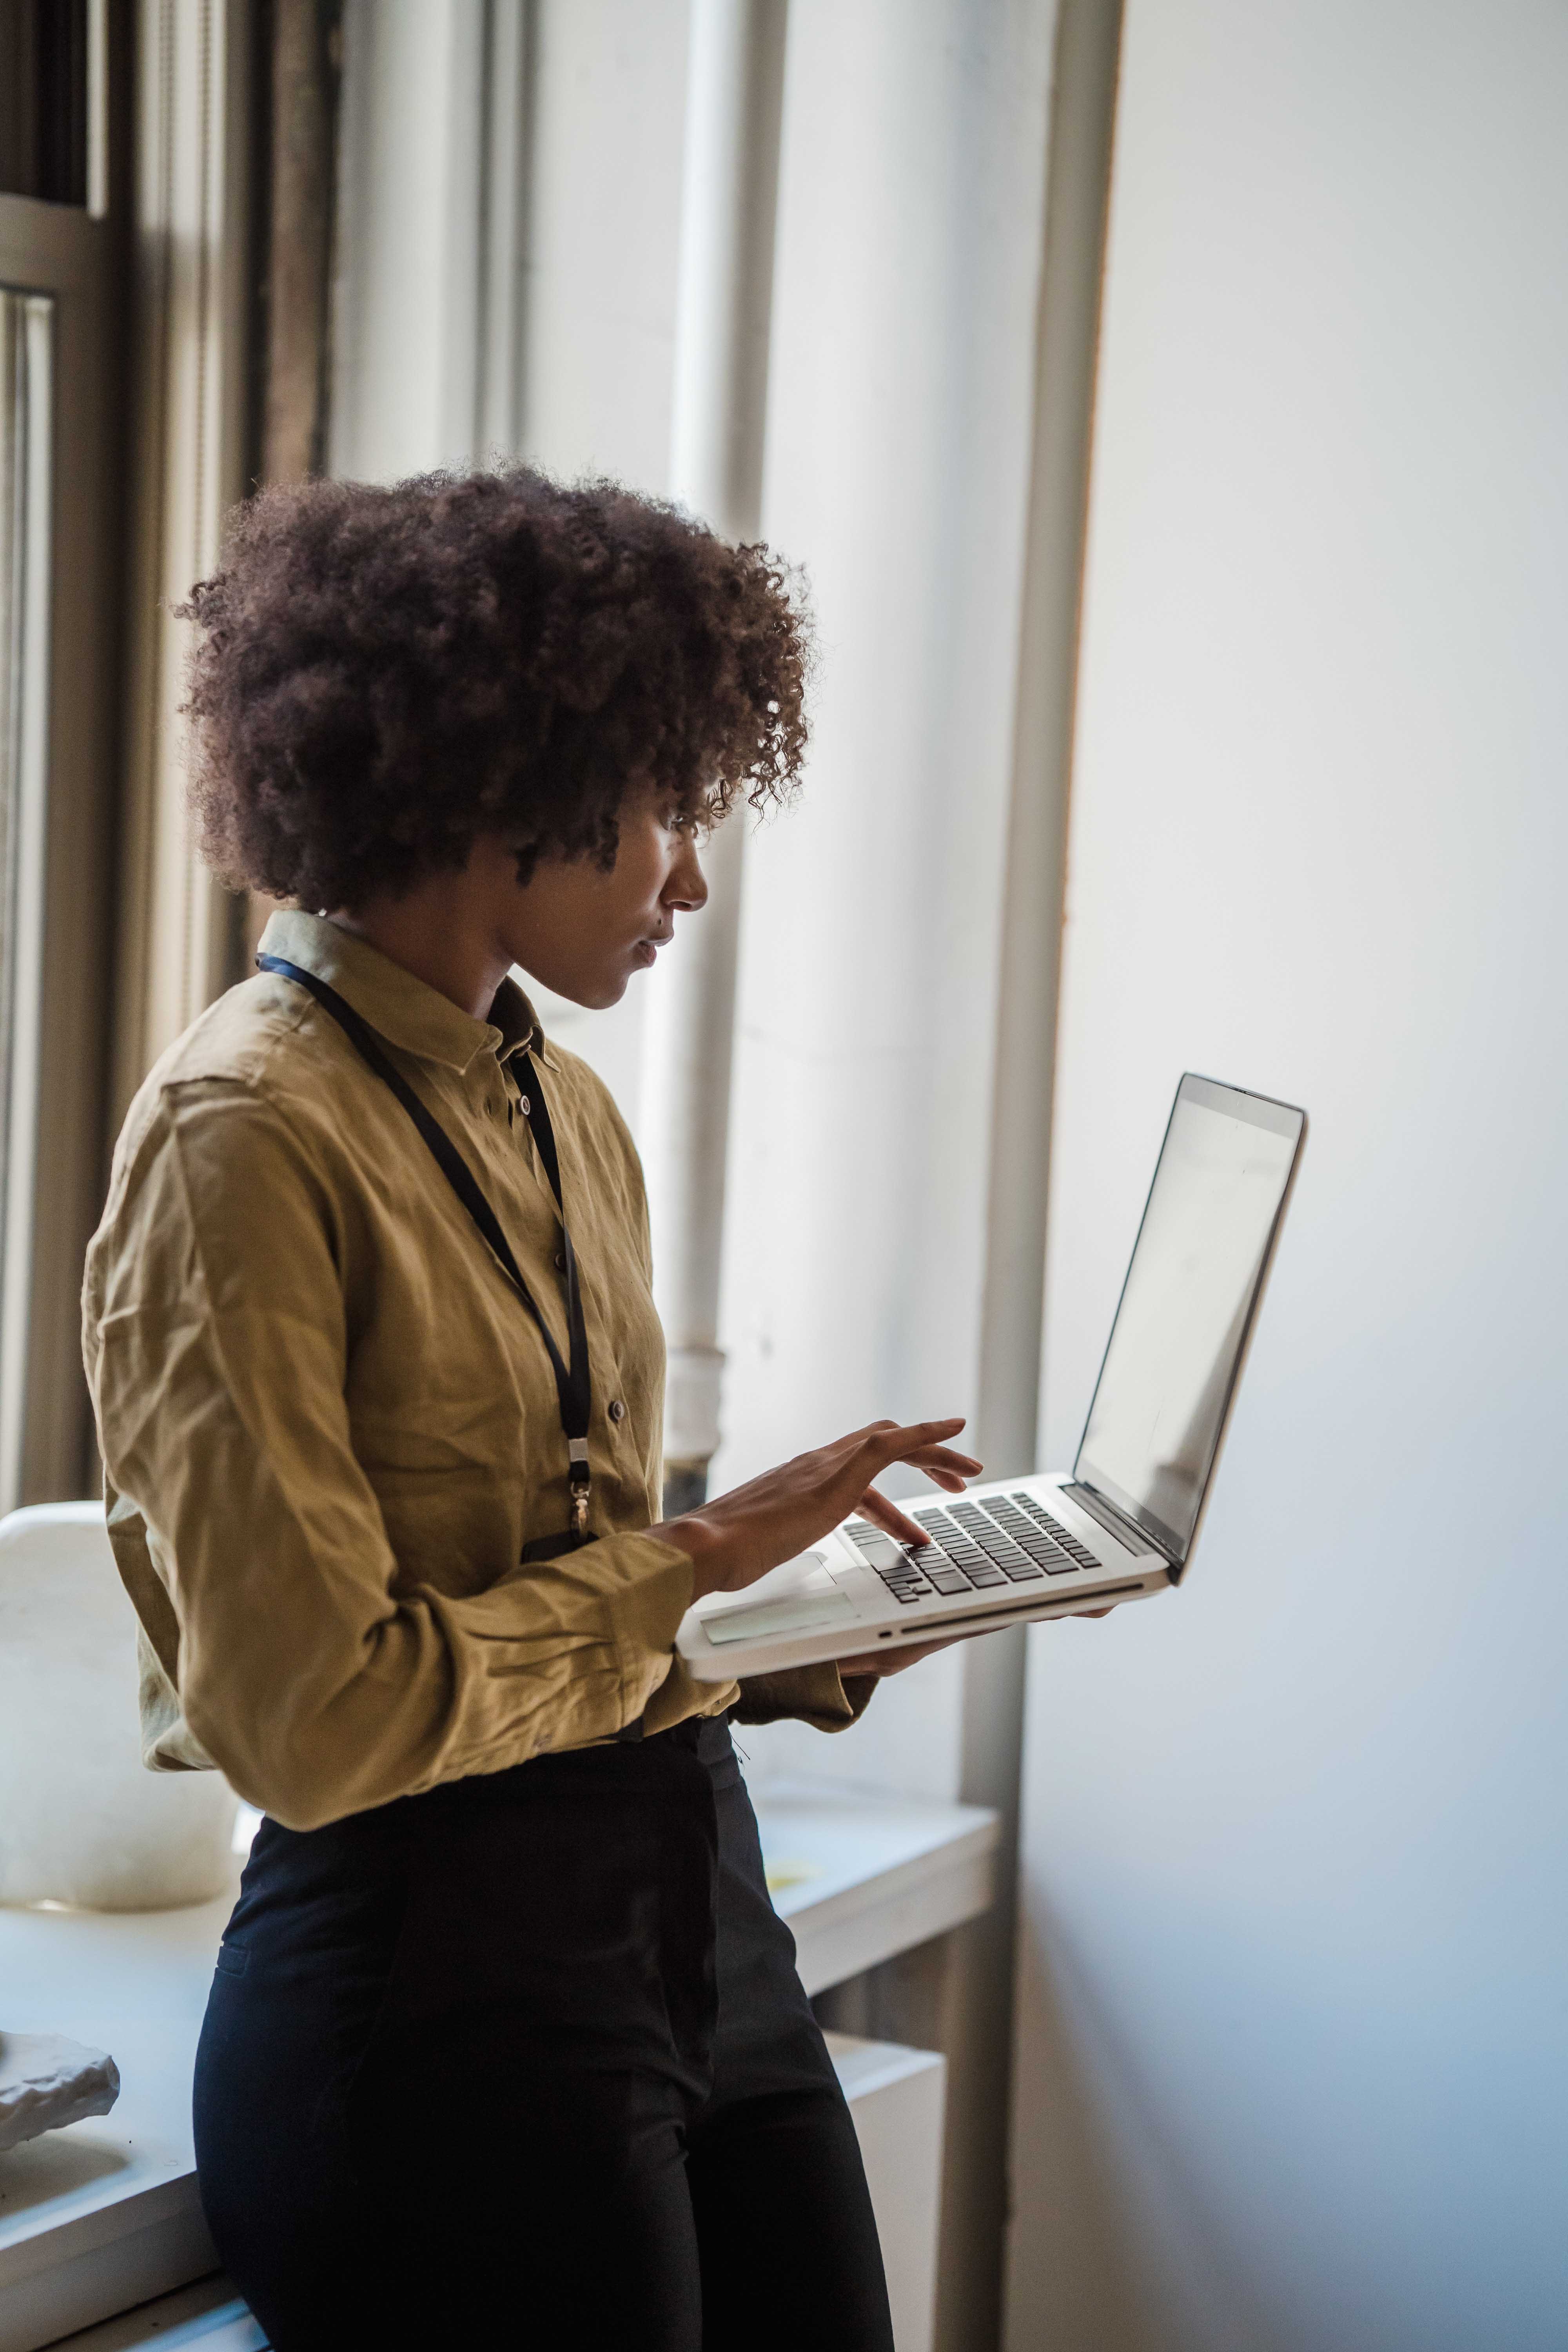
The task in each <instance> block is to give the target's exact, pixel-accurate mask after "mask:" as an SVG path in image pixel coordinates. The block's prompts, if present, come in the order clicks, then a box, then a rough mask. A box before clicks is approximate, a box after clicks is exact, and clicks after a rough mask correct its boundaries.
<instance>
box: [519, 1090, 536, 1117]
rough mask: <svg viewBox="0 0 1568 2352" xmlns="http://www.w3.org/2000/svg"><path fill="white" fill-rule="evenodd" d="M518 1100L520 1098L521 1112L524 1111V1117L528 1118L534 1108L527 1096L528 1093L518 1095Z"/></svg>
mask: <svg viewBox="0 0 1568 2352" xmlns="http://www.w3.org/2000/svg"><path fill="white" fill-rule="evenodd" d="M517 1100H518V1108H519V1109H520V1110H521V1113H522V1115H523V1117H524V1118H527V1117H528V1114H529V1112H530V1111H531V1109H532V1108H533V1106H532V1104H531V1102H530V1101H529V1099H528V1097H527V1096H526V1095H519V1097H518V1098H517Z"/></svg>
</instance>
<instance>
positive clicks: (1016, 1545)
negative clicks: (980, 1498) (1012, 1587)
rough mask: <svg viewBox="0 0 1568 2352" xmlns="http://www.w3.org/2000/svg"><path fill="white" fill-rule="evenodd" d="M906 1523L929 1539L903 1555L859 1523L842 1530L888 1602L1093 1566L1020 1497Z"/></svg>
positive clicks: (934, 1511) (924, 1514)
mask: <svg viewBox="0 0 1568 2352" xmlns="http://www.w3.org/2000/svg"><path fill="white" fill-rule="evenodd" d="M909 1516H910V1518H911V1519H913V1520H914V1522H915V1525H916V1526H917V1527H920V1528H924V1530H925V1532H926V1534H927V1535H928V1536H930V1538H931V1541H930V1543H929V1544H922V1545H921V1547H920V1549H918V1550H916V1549H910V1550H906V1549H904V1547H903V1545H901V1544H899V1543H895V1542H894V1540H893V1538H892V1537H891V1536H887V1535H884V1534H883V1533H882V1531H881V1529H880V1528H874V1527H872V1526H871V1524H870V1523H869V1521H868V1520H866V1519H852V1520H851V1521H850V1523H849V1527H848V1528H847V1534H848V1536H849V1537H850V1538H851V1540H852V1541H853V1542H854V1543H855V1544H856V1545H857V1546H858V1549H860V1550H861V1551H862V1552H863V1553H864V1554H865V1556H866V1558H867V1559H868V1561H869V1562H870V1565H871V1566H872V1567H873V1568H874V1569H875V1570H876V1571H877V1573H878V1575H879V1577H880V1578H881V1580H882V1581H883V1583H884V1584H885V1585H886V1586H887V1588H888V1590H889V1592H890V1593H891V1594H892V1596H893V1598H894V1600H895V1601H924V1600H927V1599H929V1598H930V1596H931V1594H932V1593H942V1594H944V1595H948V1596H952V1595H954V1594H957V1593H961V1592H986V1591H996V1590H998V1589H999V1588H1000V1587H1003V1586H1005V1585H1009V1584H1032V1583H1034V1582H1035V1581H1036V1580H1037V1579H1038V1578H1041V1577H1047V1576H1070V1575H1071V1574H1072V1573H1073V1571H1074V1570H1076V1569H1080V1568H1098V1567H1099V1566H1100V1562H1099V1561H1098V1560H1097V1559H1096V1558H1095V1556H1094V1554H1093V1553H1092V1552H1091V1551H1090V1550H1089V1547H1088V1545H1087V1544H1082V1543H1079V1539H1078V1538H1077V1537H1076V1536H1075V1535H1073V1534H1072V1533H1071V1532H1070V1531H1069V1530H1068V1528H1064V1527H1063V1526H1062V1524H1061V1522H1060V1520H1059V1519H1053V1518H1052V1517H1051V1515H1050V1513H1049V1512H1048V1511H1046V1510H1042V1508H1041V1507H1040V1506H1039V1504H1038V1503H1037V1502H1036V1500H1035V1498H1034V1496H1032V1495H1026V1494H1025V1493H1023V1492H1022V1491H1021V1490H1020V1491H1019V1492H1018V1493H1016V1494H1013V1495H993V1496H991V1497H990V1499H989V1500H988V1501H987V1502H984V1503H976V1502H972V1501H971V1500H970V1499H969V1498H968V1497H967V1496H965V1498H964V1499H963V1501H962V1502H952V1503H949V1504H947V1505H945V1506H938V1505H934V1504H933V1505H931V1506H929V1507H925V1508H923V1509H921V1510H918V1511H911V1512H910V1515H909Z"/></svg>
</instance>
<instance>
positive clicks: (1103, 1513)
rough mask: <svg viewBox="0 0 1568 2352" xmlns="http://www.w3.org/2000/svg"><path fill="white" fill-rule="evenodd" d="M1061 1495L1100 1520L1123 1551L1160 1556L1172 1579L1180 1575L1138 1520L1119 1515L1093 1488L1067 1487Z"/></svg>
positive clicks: (1091, 1516) (1177, 1568)
mask: <svg viewBox="0 0 1568 2352" xmlns="http://www.w3.org/2000/svg"><path fill="white" fill-rule="evenodd" d="M1062 1493H1063V1494H1064V1495H1070V1496H1072V1499H1073V1501H1074V1502H1075V1503H1076V1504H1077V1505H1078V1507H1079V1510H1080V1511H1087V1512H1088V1513H1089V1517H1090V1518H1091V1519H1098V1520H1099V1521H1100V1526H1101V1527H1102V1528H1104V1529H1105V1532H1106V1534H1107V1535H1108V1536H1114V1537H1115V1538H1116V1540H1117V1542H1118V1543H1119V1544H1121V1547H1122V1549H1123V1550H1126V1551H1131V1552H1132V1553H1134V1554H1137V1553H1139V1552H1145V1551H1152V1552H1158V1554H1159V1556H1160V1558H1161V1559H1163V1561H1164V1563H1165V1566H1166V1567H1167V1568H1168V1569H1169V1570H1171V1572H1172V1574H1173V1576H1179V1575H1180V1574H1181V1569H1180V1566H1179V1565H1178V1563H1177V1562H1176V1561H1175V1560H1173V1559H1172V1558H1171V1555H1170V1553H1169V1552H1168V1551H1167V1550H1166V1549H1165V1547H1164V1545H1163V1543H1157V1542H1156V1541H1155V1539H1154V1538H1153V1537H1152V1535H1150V1534H1149V1533H1148V1531H1147V1529H1146V1528H1141V1527H1140V1526H1139V1524H1138V1522H1137V1520H1136V1519H1130V1518H1129V1517H1128V1516H1127V1514H1126V1512H1125V1511H1119V1510H1118V1509H1117V1507H1116V1506H1115V1504H1114V1503H1108V1502H1107V1501H1106V1499H1105V1496H1103V1495H1100V1494H1097V1493H1096V1492H1095V1490H1094V1488H1093V1487H1092V1486H1078V1485H1076V1484H1075V1485H1073V1486H1064V1487H1063V1488H1062Z"/></svg>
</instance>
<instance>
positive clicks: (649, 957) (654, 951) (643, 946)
mask: <svg viewBox="0 0 1568 2352" xmlns="http://www.w3.org/2000/svg"><path fill="white" fill-rule="evenodd" d="M657 955H658V948H657V947H656V946H655V945H654V942H653V941H652V940H638V941H637V945H636V947H635V948H634V949H633V950H632V961H633V962H634V963H640V964H641V965H642V966H643V968H644V970H645V971H646V970H647V966H648V965H649V964H651V963H652V961H653V960H654V958H655V957H656V956H657Z"/></svg>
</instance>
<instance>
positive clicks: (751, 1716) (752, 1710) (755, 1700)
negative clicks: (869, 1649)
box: [734, 1659, 877, 1731]
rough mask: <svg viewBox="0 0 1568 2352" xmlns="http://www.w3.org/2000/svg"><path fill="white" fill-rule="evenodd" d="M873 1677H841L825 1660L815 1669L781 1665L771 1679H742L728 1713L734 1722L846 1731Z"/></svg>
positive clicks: (862, 1708) (867, 1697) (861, 1710)
mask: <svg viewBox="0 0 1568 2352" xmlns="http://www.w3.org/2000/svg"><path fill="white" fill-rule="evenodd" d="M876 1687H877V1680H876V1676H875V1675H841V1674H840V1673H839V1671H838V1668H837V1665H836V1664H834V1663H833V1661H832V1660H831V1659H827V1660H826V1661H825V1662H824V1663H823V1664H821V1665H817V1666H784V1667H782V1668H781V1669H780V1671H779V1672H778V1673H777V1674H775V1675H747V1676H746V1678H745V1680H744V1681H743V1682H742V1685H741V1696H740V1700H739V1702H738V1704H737V1705H736V1707H735V1709H734V1715H735V1720H736V1722H737V1723H785V1722H798V1723H810V1724H814V1725H815V1726H816V1729H817V1730H818V1731H847V1730H848V1728H849V1726H850V1725H851V1724H852V1723H858V1722H859V1720H860V1717H862V1716H863V1715H864V1714H865V1712H866V1709H867V1708H868V1706H869V1705H870V1704H871V1694H872V1693H873V1691H874V1690H875V1689H876Z"/></svg>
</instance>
